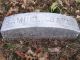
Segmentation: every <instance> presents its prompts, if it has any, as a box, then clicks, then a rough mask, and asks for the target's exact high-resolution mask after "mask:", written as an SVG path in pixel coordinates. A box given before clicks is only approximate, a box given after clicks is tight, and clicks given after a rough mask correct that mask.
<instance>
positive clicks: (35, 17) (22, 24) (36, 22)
mask: <svg viewBox="0 0 80 60" xmlns="http://www.w3.org/2000/svg"><path fill="white" fill-rule="evenodd" d="M31 27H44V28H45V27H47V28H49V27H50V28H63V29H69V30H74V31H77V32H80V31H79V27H78V24H77V22H76V20H75V18H73V17H71V16H66V15H62V14H56V13H43V12H31V13H21V14H15V15H11V16H9V17H5V19H4V22H3V25H2V28H1V31H7V30H12V29H18V28H31Z"/></svg>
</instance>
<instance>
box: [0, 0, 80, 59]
mask: <svg viewBox="0 0 80 60" xmlns="http://www.w3.org/2000/svg"><path fill="white" fill-rule="evenodd" d="M27 12H51V13H61V14H65V15H69V16H73V17H75V18H76V20H77V21H78V22H80V0H0V21H3V19H4V17H5V16H10V15H13V14H18V13H27ZM0 60H80V41H79V39H75V40H65V39H64V40H56V39H42V40H33V39H26V40H18V39H17V40H16V41H5V40H3V39H2V38H1V40H0Z"/></svg>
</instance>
